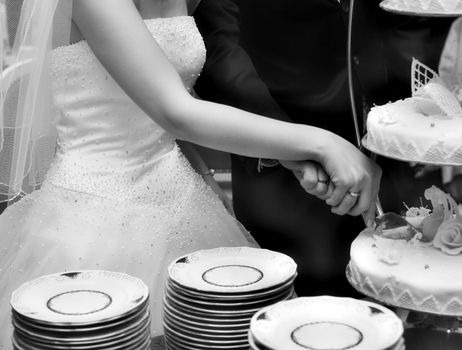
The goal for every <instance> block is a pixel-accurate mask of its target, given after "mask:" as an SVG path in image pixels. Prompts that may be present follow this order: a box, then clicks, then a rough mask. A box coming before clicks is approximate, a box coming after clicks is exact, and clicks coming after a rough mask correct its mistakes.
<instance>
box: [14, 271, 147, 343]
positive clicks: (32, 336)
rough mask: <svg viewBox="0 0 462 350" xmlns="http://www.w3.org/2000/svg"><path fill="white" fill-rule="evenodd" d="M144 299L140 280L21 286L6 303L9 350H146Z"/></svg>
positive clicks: (64, 276)
mask: <svg viewBox="0 0 462 350" xmlns="http://www.w3.org/2000/svg"><path fill="white" fill-rule="evenodd" d="M148 297H149V293H148V288H147V286H146V285H145V284H144V283H143V282H142V281H141V280H139V279H137V278H134V277H132V276H129V275H126V274H123V273H117V272H109V271H75V272H67V273H60V274H53V275H47V276H43V277H40V278H38V279H35V280H33V281H30V282H27V283H25V284H23V285H22V286H21V287H19V288H18V289H17V290H16V291H14V292H13V295H12V297H11V306H12V313H13V314H12V322H13V326H14V333H13V346H14V349H15V350H16V349H17V350H26V349H27V350H30V349H32V350H61V349H81V350H84V349H85V350H87V349H88V350H89V349H91V350H99V349H105V350H116V349H120V350H122V349H123V350H131V349H137V350H139V349H142V350H144V349H149V348H150V315H149V309H148V306H149V300H148Z"/></svg>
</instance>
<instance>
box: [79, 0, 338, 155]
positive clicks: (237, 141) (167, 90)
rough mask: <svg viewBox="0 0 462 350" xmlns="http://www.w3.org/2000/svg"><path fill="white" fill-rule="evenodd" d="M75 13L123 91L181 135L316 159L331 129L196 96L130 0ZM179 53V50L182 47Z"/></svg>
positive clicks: (247, 151)
mask: <svg viewBox="0 0 462 350" xmlns="http://www.w3.org/2000/svg"><path fill="white" fill-rule="evenodd" d="M73 17H74V20H75V22H76V23H77V25H78V27H79V29H80V31H81V32H82V34H83V36H84V37H85V39H86V40H87V41H88V43H89V45H90V47H91V48H92V50H93V52H94V53H95V55H96V56H97V57H98V59H99V60H100V61H101V62H102V64H103V65H104V67H105V68H106V69H107V70H108V71H109V73H110V74H111V75H112V77H113V78H114V79H115V80H116V81H117V82H118V84H119V85H120V86H121V87H122V88H123V89H124V90H125V92H126V93H127V94H128V95H129V96H130V97H131V98H132V99H133V100H134V101H135V102H136V103H137V104H138V105H139V106H140V107H141V108H142V109H143V110H144V111H145V112H146V113H147V114H148V115H149V116H150V117H152V118H153V119H154V121H155V122H156V123H158V124H159V125H160V126H162V127H163V128H164V129H165V130H167V131H168V132H170V133H172V134H173V135H174V136H176V137H178V138H179V139H183V140H187V141H190V142H193V143H197V144H200V145H203V146H207V147H211V148H215V149H219V150H223V151H228V152H232V153H237V154H243V155H247V156H253V157H267V158H276V159H288V160H303V159H317V157H318V155H319V153H321V152H322V149H323V148H324V147H326V145H325V143H326V142H328V141H329V140H330V137H331V135H330V133H329V132H327V131H324V130H322V129H316V128H313V127H309V126H295V125H294V124H289V123H281V122H276V121H274V120H272V119H269V118H264V117H260V116H258V115H255V114H252V113H247V112H244V111H242V110H239V109H235V108H232V107H228V106H225V105H220V104H215V103H211V102H205V101H201V100H198V99H195V98H193V97H191V96H190V94H189V93H188V92H187V91H186V89H185V88H184V85H183V82H182V80H181V78H180V77H179V75H178V73H177V72H176V70H175V69H174V68H173V67H172V65H171V63H170V62H169V60H168V59H167V58H166V56H165V55H164V53H163V51H162V50H161V48H160V47H159V46H158V45H157V43H156V42H155V41H154V40H153V38H152V35H151V34H150V33H149V31H148V30H147V28H146V26H145V24H144V23H143V22H142V20H141V17H140V15H139V14H138V12H137V10H136V8H135V6H134V5H133V3H132V1H131V0H98V1H95V0H77V1H74V13H73ZM178 54H181V52H179V53H178Z"/></svg>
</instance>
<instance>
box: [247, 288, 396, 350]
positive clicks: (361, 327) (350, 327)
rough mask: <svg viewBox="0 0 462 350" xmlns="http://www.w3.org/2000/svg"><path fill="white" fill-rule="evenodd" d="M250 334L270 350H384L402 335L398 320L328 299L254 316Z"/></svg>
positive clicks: (369, 307) (373, 308)
mask: <svg viewBox="0 0 462 350" xmlns="http://www.w3.org/2000/svg"><path fill="white" fill-rule="evenodd" d="M250 331H251V333H252V335H253V336H254V338H255V340H256V341H258V342H259V343H261V344H263V345H264V346H265V347H268V348H271V349H284V350H301V349H349V350H371V349H387V348H389V347H391V346H393V345H394V344H396V342H397V341H398V340H399V339H400V337H401V336H402V334H403V324H402V322H401V320H400V319H399V318H398V317H397V316H396V315H395V314H394V313H393V312H391V311H390V310H389V309H387V308H385V307H383V306H381V305H378V304H375V303H371V302H368V301H362V300H356V299H351V298H337V297H330V296H321V297H303V298H297V299H292V300H289V301H284V302H280V303H277V304H275V305H272V306H269V307H267V308H264V309H262V310H260V311H259V312H257V313H256V314H255V315H254V316H253V317H252V320H251V323H250Z"/></svg>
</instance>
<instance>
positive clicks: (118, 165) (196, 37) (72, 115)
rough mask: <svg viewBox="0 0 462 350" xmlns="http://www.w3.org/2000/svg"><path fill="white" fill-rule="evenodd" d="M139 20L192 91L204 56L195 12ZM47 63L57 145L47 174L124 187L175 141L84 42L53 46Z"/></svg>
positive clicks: (88, 187)
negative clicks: (49, 71)
mask: <svg viewBox="0 0 462 350" xmlns="http://www.w3.org/2000/svg"><path fill="white" fill-rule="evenodd" d="M145 23H146V25H147V27H148V29H149V31H150V32H151V33H152V35H153V37H154V39H155V40H156V42H157V43H158V44H159V46H160V47H161V48H162V50H163V51H164V53H165V54H166V56H167V57H168V59H169V60H170V61H171V63H172V64H173V66H174V67H175V68H176V70H177V71H178V73H179V74H180V76H181V78H182V80H183V82H184V85H185V87H186V89H188V90H191V89H192V86H193V84H194V83H195V81H196V79H197V77H198V75H199V73H200V71H201V69H202V66H203V64H204V61H205V47H204V43H203V41H202V37H201V35H200V33H199V31H198V29H197V27H196V25H195V22H194V19H193V18H192V17H189V16H180V17H171V18H156V19H151V20H146V21H145ZM50 64H51V72H52V93H53V97H54V107H55V110H56V120H55V122H56V127H57V131H58V146H57V155H56V160H55V162H54V164H53V165H52V168H51V170H50V171H49V174H48V179H49V181H51V182H53V183H55V184H57V185H60V186H63V187H70V188H74V189H76V190H82V191H84V192H91V193H93V192H98V193H99V192H102V193H104V192H105V190H104V189H105V187H108V188H107V191H109V190H110V191H111V192H114V191H115V192H117V191H121V192H124V188H125V190H126V188H127V181H138V180H139V181H141V179H142V178H144V177H146V176H147V175H149V173H150V171H152V170H153V169H154V168H155V167H156V164H157V163H158V161H159V160H160V159H161V158H162V157H163V156H164V155H166V154H168V153H169V152H170V151H171V150H172V149H173V148H174V146H175V142H174V138H173V136H172V135H170V134H169V133H167V132H166V131H165V130H163V129H162V128H161V127H160V126H159V125H157V124H156V123H155V122H154V121H153V119H151V118H150V117H149V116H147V115H146V114H145V113H144V112H143V111H142V110H141V109H140V108H139V107H138V106H137V105H136V104H135V103H134V102H133V101H132V100H131V99H130V98H129V97H128V96H127V94H126V93H125V92H124V91H123V90H122V89H121V88H120V87H119V85H118V84H117V83H116V82H115V81H114V80H113V79H112V77H111V76H110V75H109V73H108V72H107V71H106V70H105V68H104V67H103V66H102V65H101V63H100V62H99V61H98V60H97V58H96V57H95V55H94V54H93V52H92V51H91V49H90V47H89V46H88V44H87V42H86V41H79V42H77V43H75V44H72V45H69V46H64V47H59V48H56V49H54V50H53V51H52V52H51V57H50ZM127 69H130V67H127ZM139 181H138V182H139ZM82 182H83V183H85V185H82V186H80V185H79V183H82ZM141 182H142V181H141ZM109 186H110V189H109ZM117 186H120V188H119V189H117V188H116V189H114V187H117ZM146 186H147V185H146ZM92 187H93V189H92ZM128 187H131V186H128ZM132 190H133V188H132V189H131V190H130V191H132ZM107 191H106V192H107Z"/></svg>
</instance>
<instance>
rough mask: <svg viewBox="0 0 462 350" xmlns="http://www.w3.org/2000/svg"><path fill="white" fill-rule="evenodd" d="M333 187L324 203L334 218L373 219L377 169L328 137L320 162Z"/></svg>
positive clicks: (340, 141) (350, 146)
mask: <svg viewBox="0 0 462 350" xmlns="http://www.w3.org/2000/svg"><path fill="white" fill-rule="evenodd" d="M320 163H321V165H322V167H323V168H324V169H325V171H326V173H327V174H328V176H329V178H330V181H331V182H332V184H333V186H334V190H333V193H332V195H331V196H330V197H329V198H328V199H327V200H326V203H327V204H328V205H330V206H332V212H333V213H335V214H338V215H344V214H350V215H354V216H356V215H361V214H364V216H365V218H364V219H365V221H366V223H367V222H370V221H371V220H373V218H374V217H375V201H376V198H377V195H378V192H379V186H380V178H381V176H382V170H381V168H380V167H379V166H378V165H377V164H375V163H374V162H372V161H371V160H370V159H369V158H367V157H366V156H365V155H364V154H363V153H361V151H359V150H358V149H357V148H356V147H355V146H354V145H353V144H351V143H350V142H348V141H346V140H345V139H343V138H341V137H339V136H337V135H335V134H332V140H330V142H329V146H328V148H327V149H326V150H324V152H323V156H322V158H321V160H320Z"/></svg>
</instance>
